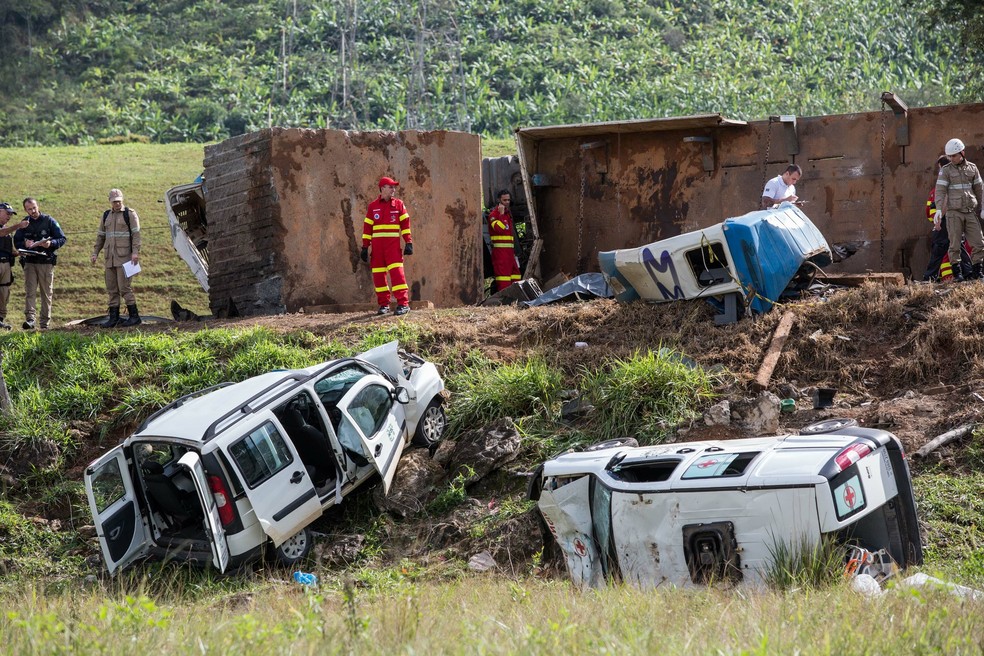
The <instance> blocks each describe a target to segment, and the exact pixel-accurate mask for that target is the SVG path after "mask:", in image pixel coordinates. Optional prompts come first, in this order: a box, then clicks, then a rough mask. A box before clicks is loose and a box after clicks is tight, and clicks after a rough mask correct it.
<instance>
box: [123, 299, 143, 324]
mask: <svg viewBox="0 0 984 656" xmlns="http://www.w3.org/2000/svg"><path fill="white" fill-rule="evenodd" d="M126 312H127V314H128V315H129V316H128V317H127V318H126V320H125V321H121V322H120V326H122V327H123V328H128V327H130V326H139V325H140V313H139V312H137V304H136V303H134V304H132V305H127V306H126Z"/></svg>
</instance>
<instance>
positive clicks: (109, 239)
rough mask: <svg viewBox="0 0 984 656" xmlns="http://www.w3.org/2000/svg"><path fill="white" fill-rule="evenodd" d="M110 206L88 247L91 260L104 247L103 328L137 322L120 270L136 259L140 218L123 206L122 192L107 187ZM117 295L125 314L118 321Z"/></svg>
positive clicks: (129, 290) (128, 287) (130, 291)
mask: <svg viewBox="0 0 984 656" xmlns="http://www.w3.org/2000/svg"><path fill="white" fill-rule="evenodd" d="M109 203H110V205H111V208H110V209H108V210H106V211H105V212H103V218H102V221H101V222H100V223H99V231H98V232H97V233H96V243H95V245H94V246H93V247H92V257H91V258H90V259H91V260H92V263H93V264H95V263H96V257H98V255H99V251H100V250H102V249H103V248H105V249H106V293H107V294H108V295H109V318H108V319H106V321H104V322H103V323H102V324H100V325H101V326H102V327H103V328H112V327H113V326H117V325H119V326H124V327H126V326H136V325H139V324H140V313H139V312H138V311H137V299H136V297H134V295H133V288H132V287H131V285H130V278H129V277H128V276H127V275H126V271H125V270H124V269H123V264H124V263H125V262H130V263H132V264H136V263H137V262H139V261H140V217H139V216H137V211H136V210H135V209H133V208H130V207H126V206H125V205H123V192H122V191H120V190H119V189H110V190H109ZM120 297H122V298H123V300H124V301H126V309H127V312H128V313H129V316H128V317H127V318H126V319H125V320H123V321H121V320H120Z"/></svg>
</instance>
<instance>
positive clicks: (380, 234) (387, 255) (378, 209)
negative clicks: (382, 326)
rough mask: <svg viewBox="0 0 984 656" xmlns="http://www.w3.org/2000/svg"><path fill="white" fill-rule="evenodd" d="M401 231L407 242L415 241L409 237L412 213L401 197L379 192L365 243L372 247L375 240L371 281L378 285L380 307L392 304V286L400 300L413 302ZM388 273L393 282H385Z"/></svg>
mask: <svg viewBox="0 0 984 656" xmlns="http://www.w3.org/2000/svg"><path fill="white" fill-rule="evenodd" d="M401 235H402V236H403V241H405V242H406V243H408V244H410V243H412V242H413V239H412V238H411V237H410V215H409V214H407V208H406V207H404V205H403V201H402V200H400V199H399V198H391V199H390V200H388V201H385V200H383V197H382V196H379V197H378V198H376V200H374V201H372V202H371V203H369V209H367V210H366V219H365V226H364V227H363V230H362V247H363V248H369V245H370V243H371V244H372V250H371V251H370V255H369V266H370V267H372V284H373V287H375V288H376V300H377V302H378V303H379V306H380V307H382V306H384V305H385V306H388V305H389V303H390V290H391V289H392V291H393V295H394V296H395V297H396V302H397V304H399V305H409V304H410V294H409V293H408V291H407V278H406V275H405V274H404V273H403V250H402V249H401V248H400V236H401ZM387 273H389V277H390V283H391V284H392V286H390V285H388V284H387V283H386V274H387Z"/></svg>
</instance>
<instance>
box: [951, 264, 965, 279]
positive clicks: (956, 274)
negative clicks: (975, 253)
mask: <svg viewBox="0 0 984 656" xmlns="http://www.w3.org/2000/svg"><path fill="white" fill-rule="evenodd" d="M952 272H953V282H963V281H964V277H963V271H961V270H960V265H959V264H958V265H957V266H955V267H953V269H952Z"/></svg>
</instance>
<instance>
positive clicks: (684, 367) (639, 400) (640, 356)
mask: <svg viewBox="0 0 984 656" xmlns="http://www.w3.org/2000/svg"><path fill="white" fill-rule="evenodd" d="M582 376H583V381H584V382H583V387H584V390H585V398H586V399H587V400H588V401H590V402H591V404H592V405H594V406H595V407H596V408H597V410H598V411H597V412H596V413H595V414H594V416H593V417H592V418H591V420H590V426H589V428H588V430H589V431H590V433H591V435H592V436H593V437H594V438H595V441H604V440H610V439H614V438H618V437H624V436H632V437H635V438H636V439H638V440H639V443H640V444H657V443H659V442H661V441H662V439H663V438H664V437H665V436H666V435H667V434H668V433H669V432H670V431H672V430H673V429H674V428H676V426H677V425H678V424H680V423H681V422H684V421H689V420H691V419H694V418H696V417H697V416H699V413H700V411H701V410H703V408H704V407H706V405H707V402H708V401H709V400H710V399H711V398H712V396H713V394H712V388H713V380H712V379H711V377H710V376H709V375H708V373H707V372H706V371H704V370H703V369H702V368H701V367H699V366H697V365H696V364H694V363H692V362H688V361H686V360H685V359H684V358H683V357H682V356H681V355H680V354H679V353H676V352H675V351H672V350H671V349H668V348H662V347H661V348H659V349H657V350H656V351H646V352H644V353H636V354H635V355H634V356H632V357H631V358H628V359H625V360H615V361H614V362H612V363H611V364H610V365H609V366H608V367H605V368H601V369H596V370H585V371H583V372H582Z"/></svg>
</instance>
